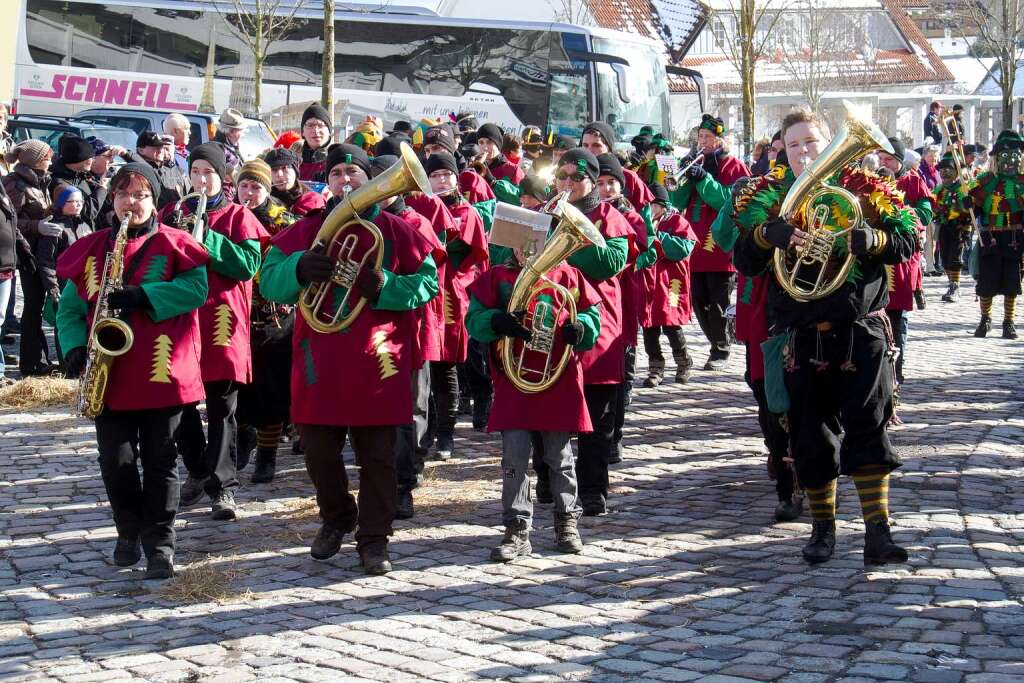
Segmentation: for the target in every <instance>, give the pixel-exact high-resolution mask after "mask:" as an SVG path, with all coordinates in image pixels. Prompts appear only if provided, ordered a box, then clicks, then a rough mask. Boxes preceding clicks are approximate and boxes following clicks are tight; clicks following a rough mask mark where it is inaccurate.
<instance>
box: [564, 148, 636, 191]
mask: <svg viewBox="0 0 1024 683" xmlns="http://www.w3.org/2000/svg"><path fill="white" fill-rule="evenodd" d="M562 163H563V164H564V163H565V157H562ZM597 167H598V175H599V176H603V175H606V176H610V177H612V178H615V179H616V180H618V181H619V187H620V188H622V191H623V192H625V190H626V174H625V173H623V172H622V164H621V163H619V159H618V157H616V156H615V155H614V154H598V155H597Z"/></svg>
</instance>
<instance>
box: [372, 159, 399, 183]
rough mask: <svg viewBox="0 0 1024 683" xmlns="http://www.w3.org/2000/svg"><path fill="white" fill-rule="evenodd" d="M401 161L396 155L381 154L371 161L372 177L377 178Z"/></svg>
mask: <svg viewBox="0 0 1024 683" xmlns="http://www.w3.org/2000/svg"><path fill="white" fill-rule="evenodd" d="M399 161H401V158H400V157H398V156H395V155H394V154H379V155H377V156H375V157H374V158H373V160H372V161H370V177H371V178H376V177H377V176H379V175H380V174H381V173H383V172H384V171H386V170H388V169H389V168H391V167H392V166H394V165H395V164H397V163H398V162H399Z"/></svg>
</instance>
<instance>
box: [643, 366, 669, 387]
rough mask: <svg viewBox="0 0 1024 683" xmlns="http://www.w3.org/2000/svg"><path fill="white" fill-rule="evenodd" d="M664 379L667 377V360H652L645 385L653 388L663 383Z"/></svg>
mask: <svg viewBox="0 0 1024 683" xmlns="http://www.w3.org/2000/svg"><path fill="white" fill-rule="evenodd" d="M663 379H665V361H663V360H662V361H656V360H652V361H651V362H650V364H649V365H648V367H647V379H645V380H644V386H645V387H647V388H648V389H653V388H654V387H656V386H658V385H659V384H661V382H662V380H663Z"/></svg>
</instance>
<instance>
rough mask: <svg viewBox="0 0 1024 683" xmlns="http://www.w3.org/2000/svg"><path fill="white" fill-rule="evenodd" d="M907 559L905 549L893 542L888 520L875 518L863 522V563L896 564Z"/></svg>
mask: <svg viewBox="0 0 1024 683" xmlns="http://www.w3.org/2000/svg"><path fill="white" fill-rule="evenodd" d="M906 561H907V551H906V550H904V549H903V548H901V547H900V546H898V545H896V544H895V543H893V540H892V532H891V531H890V530H889V522H888V521H886V520H884V519H876V520H875V521H873V522H865V523H864V564H865V565H872V564H898V563H900V562H906Z"/></svg>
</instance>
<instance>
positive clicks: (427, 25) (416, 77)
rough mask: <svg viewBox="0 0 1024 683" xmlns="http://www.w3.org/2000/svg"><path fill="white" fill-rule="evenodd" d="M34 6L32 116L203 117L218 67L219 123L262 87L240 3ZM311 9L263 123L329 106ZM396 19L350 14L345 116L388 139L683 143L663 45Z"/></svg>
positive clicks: (564, 31) (601, 32)
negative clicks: (613, 136) (113, 111)
mask: <svg viewBox="0 0 1024 683" xmlns="http://www.w3.org/2000/svg"><path fill="white" fill-rule="evenodd" d="M22 2H23V3H24V7H25V9H24V12H23V13H21V16H20V18H21V22H22V26H21V30H20V31H19V45H18V49H17V68H16V76H15V78H16V81H15V98H16V105H17V108H18V111H20V112H22V113H26V114H29V113H45V114H51V115H69V114H73V113H74V112H76V111H80V110H82V109H86V108H90V107H97V106H103V107H125V108H142V109H159V110H166V111H180V112H183V113H188V112H195V111H198V110H199V108H200V105H201V104H203V96H204V80H205V79H204V76H205V75H206V74H207V70H208V68H209V66H212V71H213V75H214V78H213V79H212V81H213V82H212V86H213V92H212V96H213V97H212V100H213V102H212V104H213V107H214V108H215V109H216V110H217V111H220V110H222V109H223V108H225V107H227V106H229V102H232V101H234V100H233V94H237V92H236V93H233V92H232V88H241V87H245V85H246V84H248V87H249V89H250V92H251V88H252V77H253V74H254V68H253V60H252V54H251V52H250V51H248V50H247V48H246V47H245V44H244V43H243V41H242V39H241V38H240V37H239V36H238V35H237V34H236V33H235V31H236V29H235V28H234V23H233V22H232V21H231V17H232V14H233V12H234V8H233V4H232V3H228V2H223V1H222V2H214V1H211V0H204V1H195V0H22ZM281 4H282V5H283V6H284V7H285V8H287V7H288V6H290V5H292V4H293V3H291V2H285V3H281ZM306 5H309V8H307V7H306V6H305V5H304V6H302V7H301V8H300V9H299V10H298V11H297V13H296V16H297V17H298V19H299V20H298V21H297V22H296V23H295V25H294V27H293V28H292V30H291V31H290V32H289V33H288V34H287V35H286V36H284V37H283V38H282V39H280V40H278V41H277V42H274V43H273V44H272V45H271V46H270V48H269V54H268V56H267V58H266V61H265V62H264V65H263V80H262V83H263V86H262V102H261V107H260V110H261V113H263V114H264V115H266V114H267V113H268V112H270V111H272V110H274V109H276V108H280V107H282V106H283V105H289V104H299V103H302V102H308V101H311V100H319V99H320V87H321V86H320V83H321V79H320V74H321V63H322V50H323V13H322V10H321V6H320V3H306ZM388 5H389V3H378V5H377V6H378V7H382V8H384V9H383V10H380V11H373V12H345V11H338V12H337V13H336V17H335V18H336V21H335V26H334V40H335V45H334V50H335V67H334V68H335V86H336V89H335V99H336V101H339V102H340V101H348V102H351V103H352V105H354V106H355V107H356V108H357V109H358V110H359V111H367V112H373V113H375V114H377V115H379V116H381V117H382V118H383V119H384V121H385V123H388V124H390V123H393V122H394V121H396V120H399V119H404V120H408V121H411V122H413V123H414V124H415V123H417V122H419V121H420V120H422V119H427V118H429V119H435V118H439V117H440V118H444V117H447V116H448V115H449V114H450V113H454V112H461V111H471V112H473V113H475V114H476V115H477V117H478V119H479V120H481V121H483V120H487V121H493V122H495V123H498V124H500V125H502V126H504V127H505V128H507V129H510V130H514V131H519V130H520V129H521V128H522V127H523V126H525V125H536V126H539V127H540V128H541V129H542V130H547V131H552V132H555V133H560V134H568V135H574V136H576V135H579V134H580V132H581V130H582V126H583V125H584V124H585V123H586V122H588V121H593V120H600V121H605V122H608V123H609V124H611V125H612V128H613V129H614V130H615V131H616V133H617V135H618V137H619V142H620V143H624V142H628V141H629V140H630V138H632V137H633V136H634V135H636V134H637V132H638V130H639V128H640V127H641V126H643V125H645V124H650V125H653V126H655V128H656V129H660V130H662V131H664V132H665V133H666V134H668V133H670V125H671V124H670V109H669V96H668V84H667V78H666V72H665V61H664V46H663V45H662V44H661V43H659V42H658V41H654V40H650V39H647V38H644V37H640V36H637V35H633V34H629V33H621V32H617V31H610V30H605V29H600V28H593V27H580V26H573V25H568V24H557V23H555V24H552V23H540V22H534V23H531V22H509V21H488V20H481V19H454V18H448V17H440V16H437V15H436V14H434V13H433V12H429V11H422V12H417V11H416V10H409V9H408V8H407V7H404V8H403V9H402V12H401V13H398V12H393V11H388V9H387V7H388ZM341 6H342V4H341V3H339V8H340V7H341ZM346 6H349V5H348V3H346ZM285 11H286V10H285ZM206 85H211V84H209V83H206ZM206 95H207V100H206V101H207V102H209V100H210V97H209V95H210V93H209V92H207V93H206Z"/></svg>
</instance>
